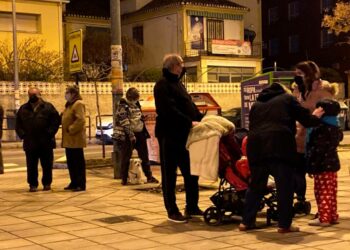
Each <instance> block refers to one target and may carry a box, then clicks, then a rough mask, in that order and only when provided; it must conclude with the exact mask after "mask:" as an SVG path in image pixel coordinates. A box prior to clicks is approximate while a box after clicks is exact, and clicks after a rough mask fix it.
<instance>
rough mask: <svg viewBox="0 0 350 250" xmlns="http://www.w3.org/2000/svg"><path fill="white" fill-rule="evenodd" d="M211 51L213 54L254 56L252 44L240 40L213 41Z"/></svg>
mask: <svg viewBox="0 0 350 250" xmlns="http://www.w3.org/2000/svg"><path fill="white" fill-rule="evenodd" d="M211 50H212V53H213V54H225V55H245V56H249V55H251V54H252V48H251V45H250V42H247V41H238V40H212V41H211Z"/></svg>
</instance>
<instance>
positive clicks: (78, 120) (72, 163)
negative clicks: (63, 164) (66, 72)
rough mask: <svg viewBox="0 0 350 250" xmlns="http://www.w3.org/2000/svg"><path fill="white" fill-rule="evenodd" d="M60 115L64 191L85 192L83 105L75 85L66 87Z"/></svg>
mask: <svg viewBox="0 0 350 250" xmlns="http://www.w3.org/2000/svg"><path fill="white" fill-rule="evenodd" d="M65 99H66V101H67V102H66V105H65V107H66V108H65V110H64V111H63V113H62V148H65V149H66V157H67V166H68V171H69V177H70V183H69V184H68V186H66V187H65V188H64V189H65V190H72V191H74V192H80V191H85V190H86V172H85V157H84V148H85V147H86V131H85V104H84V103H83V100H82V98H81V96H80V94H79V87H78V86H77V85H72V86H68V87H67V89H66V93H65Z"/></svg>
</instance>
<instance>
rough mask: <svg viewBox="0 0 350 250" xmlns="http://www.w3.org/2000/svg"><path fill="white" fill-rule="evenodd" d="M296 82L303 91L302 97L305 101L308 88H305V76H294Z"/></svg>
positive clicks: (301, 91)
mask: <svg viewBox="0 0 350 250" xmlns="http://www.w3.org/2000/svg"><path fill="white" fill-rule="evenodd" d="M294 82H295V83H296V85H297V86H298V90H299V92H300V93H301V96H302V98H303V99H304V101H305V93H306V88H305V84H304V80H303V78H302V77H301V76H295V77H294Z"/></svg>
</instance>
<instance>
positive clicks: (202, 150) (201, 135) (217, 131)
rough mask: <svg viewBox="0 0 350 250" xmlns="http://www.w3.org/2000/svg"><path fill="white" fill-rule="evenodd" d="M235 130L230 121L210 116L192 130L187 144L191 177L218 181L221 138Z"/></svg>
mask: <svg viewBox="0 0 350 250" xmlns="http://www.w3.org/2000/svg"><path fill="white" fill-rule="evenodd" d="M234 128H235V126H234V124H233V123H232V122H230V121H229V120H227V119H225V118H223V117H220V116H214V115H208V116H205V117H204V118H203V119H202V121H201V122H200V123H199V124H198V125H197V126H195V127H193V128H192V129H191V131H190V134H189V135H188V138H187V144H186V148H187V149H188V151H189V152H190V162H191V175H196V176H200V177H201V178H204V179H206V180H210V181H216V180H217V179H218V169H219V142H220V138H221V136H223V135H226V134H228V133H229V132H231V131H232V130H234Z"/></svg>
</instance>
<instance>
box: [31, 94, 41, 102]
mask: <svg viewBox="0 0 350 250" xmlns="http://www.w3.org/2000/svg"><path fill="white" fill-rule="evenodd" d="M37 101H39V97H37V96H36V95H32V96H30V97H29V102H30V103H36V102H37Z"/></svg>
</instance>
